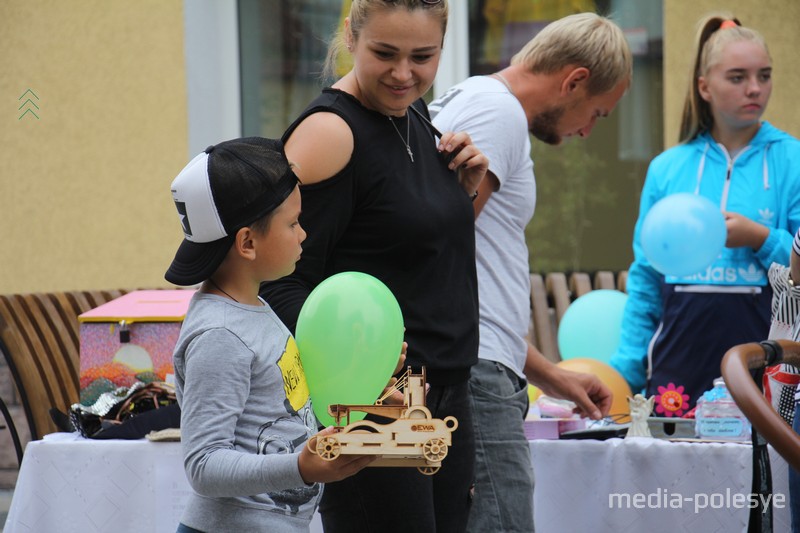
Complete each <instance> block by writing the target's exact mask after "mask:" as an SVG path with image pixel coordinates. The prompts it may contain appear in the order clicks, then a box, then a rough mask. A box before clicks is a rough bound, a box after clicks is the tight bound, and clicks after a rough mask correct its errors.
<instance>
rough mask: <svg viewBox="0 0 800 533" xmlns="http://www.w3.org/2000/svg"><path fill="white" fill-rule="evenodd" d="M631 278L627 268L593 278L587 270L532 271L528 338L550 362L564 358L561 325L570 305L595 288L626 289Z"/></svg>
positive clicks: (598, 274) (602, 272) (604, 272)
mask: <svg viewBox="0 0 800 533" xmlns="http://www.w3.org/2000/svg"><path fill="white" fill-rule="evenodd" d="M627 279H628V272H627V271H626V270H623V271H621V272H619V273H617V274H616V275H615V274H614V273H613V272H610V271H599V272H596V273H595V274H594V276H593V277H592V276H590V275H589V274H587V273H586V272H572V273H571V274H565V273H563V272H550V273H548V274H544V275H543V274H531V327H530V330H529V332H528V340H530V341H531V343H532V344H533V345H534V346H536V348H538V349H539V351H540V352H542V354H544V356H545V357H547V358H548V359H549V360H550V361H553V362H554V363H557V362H558V361H561V354H560V353H559V351H558V324H559V323H560V322H561V318H562V317H563V316H564V313H565V312H566V311H567V308H568V307H569V305H570V304H571V303H572V302H573V301H575V299H576V298H579V297H581V296H583V295H584V294H586V293H588V292H589V291H591V290H595V289H608V290H614V289H617V290H621V291H623V292H625V283H626V281H627Z"/></svg>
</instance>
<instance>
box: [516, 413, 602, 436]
mask: <svg viewBox="0 0 800 533" xmlns="http://www.w3.org/2000/svg"><path fill="white" fill-rule="evenodd" d="M522 429H523V431H524V432H525V437H527V439H528V440H537V439H558V437H559V436H560V435H561V434H562V433H564V432H565V431H577V430H579V429H586V420H584V419H582V418H538V419H536V420H525V421H523V422H522Z"/></svg>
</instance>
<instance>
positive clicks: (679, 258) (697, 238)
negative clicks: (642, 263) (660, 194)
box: [640, 193, 728, 276]
mask: <svg viewBox="0 0 800 533" xmlns="http://www.w3.org/2000/svg"><path fill="white" fill-rule="evenodd" d="M727 235H728V230H727V228H726V227H725V217H724V216H723V215H722V211H720V208H719V206H717V205H715V204H714V203H713V202H712V201H711V200H709V199H708V198H705V197H703V196H698V195H696V194H690V193H677V194H671V195H669V196H666V197H664V198H662V199H661V200H659V201H658V202H656V203H655V205H653V207H652V208H651V209H650V211H649V212H648V213H647V215H645V217H644V222H643V223H642V230H641V235H640V238H641V241H642V249H643V250H644V256H645V257H646V258H647V261H648V262H649V263H650V264H651V265H652V266H653V268H655V269H656V270H658V271H659V272H661V273H662V274H665V275H667V276H689V275H691V274H697V273H699V272H702V271H704V270H705V269H706V268H707V267H708V266H709V265H711V263H713V262H714V260H715V259H716V258H717V257H718V256H719V254H720V252H721V251H722V248H723V247H724V246H725V239H726V238H727Z"/></svg>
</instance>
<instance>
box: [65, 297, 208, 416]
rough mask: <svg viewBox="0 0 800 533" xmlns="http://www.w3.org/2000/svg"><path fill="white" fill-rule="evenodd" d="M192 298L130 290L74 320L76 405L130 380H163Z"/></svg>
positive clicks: (169, 372) (127, 383) (171, 368)
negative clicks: (77, 335)
mask: <svg viewBox="0 0 800 533" xmlns="http://www.w3.org/2000/svg"><path fill="white" fill-rule="evenodd" d="M194 293H195V291H193V290H147V291H133V292H130V293H128V294H125V295H123V296H120V297H119V298H116V299H114V300H112V301H110V302H108V303H105V304H103V305H101V306H99V307H96V308H94V309H92V310H91V311H88V312H86V313H83V314H82V315H80V316H79V317H78V321H79V322H80V389H81V403H83V404H84V405H90V404H92V403H93V402H94V400H95V399H96V398H97V396H98V395H99V394H101V393H102V392H106V391H108V390H113V389H116V388H117V387H130V386H131V385H133V384H134V383H135V382H136V381H144V382H149V381H153V380H157V381H166V380H167V379H168V378H167V375H168V374H172V373H173V371H174V370H173V367H172V351H173V350H174V349H175V344H176V343H177V341H178V334H179V333H180V329H181V324H182V323H183V319H184V317H185V316H186V311H187V310H188V308H189V300H191V298H192V295H193V294H194Z"/></svg>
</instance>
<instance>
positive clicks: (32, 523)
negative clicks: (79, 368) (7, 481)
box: [3, 433, 322, 533]
mask: <svg viewBox="0 0 800 533" xmlns="http://www.w3.org/2000/svg"><path fill="white" fill-rule="evenodd" d="M191 490H192V489H191V488H190V487H189V482H188V481H187V480H186V475H185V473H184V470H183V458H182V455H181V445H180V443H178V442H150V441H147V440H145V439H141V440H89V439H82V438H80V437H79V436H77V434H69V433H55V434H52V435H47V436H46V437H45V438H44V440H39V441H33V442H29V443H28V445H27V446H26V448H25V455H24V457H23V461H22V467H21V468H20V472H19V477H18V478H17V485H16V487H15V488H14V496H13V498H12V500H11V508H10V509H9V512H8V518H7V519H6V524H5V527H4V528H3V532H4V533H90V532H98V533H108V532H112V533H128V532H130V533H144V532H146V533H162V532H163V533H172V532H174V531H175V530H176V529H177V527H178V522H180V518H181V513H182V512H183V508H184V507H185V505H186V499H187V497H188V496H189V494H190V493H191ZM311 531H312V532H321V531H322V526H321V522H320V519H319V515H316V516H315V519H314V521H313V522H312V524H311Z"/></svg>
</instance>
